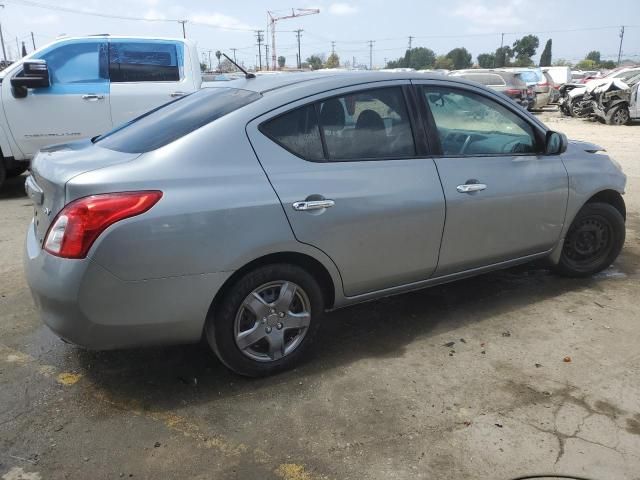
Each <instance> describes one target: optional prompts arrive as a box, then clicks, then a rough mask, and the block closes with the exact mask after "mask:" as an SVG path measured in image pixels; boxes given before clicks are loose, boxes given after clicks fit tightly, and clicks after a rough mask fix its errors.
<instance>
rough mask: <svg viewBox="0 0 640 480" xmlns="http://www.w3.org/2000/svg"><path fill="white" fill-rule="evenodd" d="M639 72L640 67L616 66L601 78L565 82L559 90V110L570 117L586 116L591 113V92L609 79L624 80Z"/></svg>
mask: <svg viewBox="0 0 640 480" xmlns="http://www.w3.org/2000/svg"><path fill="white" fill-rule="evenodd" d="M638 74H640V67H631V68H618V69H615V70H612V71H611V72H609V73H608V74H607V75H605V76H604V77H602V78H599V79H595V80H590V81H589V82H587V83H586V84H584V85H583V84H567V85H565V86H564V88H563V90H561V94H560V111H561V112H562V113H564V114H565V115H570V116H572V117H578V118H581V117H588V116H589V115H591V114H592V113H593V97H592V95H591V93H592V92H593V90H595V89H596V88H597V87H599V86H600V85H604V84H606V83H607V82H608V81H609V80H613V79H617V80H622V81H626V80H628V79H630V78H633V77H635V76H636V75H638Z"/></svg>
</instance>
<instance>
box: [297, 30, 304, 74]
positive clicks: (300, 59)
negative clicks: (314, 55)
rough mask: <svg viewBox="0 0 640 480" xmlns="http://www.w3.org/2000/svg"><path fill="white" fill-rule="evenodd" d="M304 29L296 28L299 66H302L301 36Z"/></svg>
mask: <svg viewBox="0 0 640 480" xmlns="http://www.w3.org/2000/svg"><path fill="white" fill-rule="evenodd" d="M303 31H304V30H302V29H301V28H299V29H298V30H296V38H297V39H298V68H302V56H301V55H300V37H301V36H302V32H303Z"/></svg>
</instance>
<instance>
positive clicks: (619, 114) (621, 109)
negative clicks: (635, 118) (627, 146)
mask: <svg viewBox="0 0 640 480" xmlns="http://www.w3.org/2000/svg"><path fill="white" fill-rule="evenodd" d="M630 118H631V116H630V115H629V107H627V106H626V105H618V106H616V107H613V108H612V109H611V110H610V111H609V112H608V113H607V115H606V117H605V121H606V122H607V125H626V124H627V123H629V120H630Z"/></svg>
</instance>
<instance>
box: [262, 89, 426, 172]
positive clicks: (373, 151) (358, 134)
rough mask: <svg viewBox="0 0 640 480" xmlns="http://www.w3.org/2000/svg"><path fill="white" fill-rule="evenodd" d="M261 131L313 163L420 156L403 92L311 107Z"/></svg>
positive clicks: (353, 96)
mask: <svg viewBox="0 0 640 480" xmlns="http://www.w3.org/2000/svg"><path fill="white" fill-rule="evenodd" d="M260 131H261V132H262V133H264V134H265V135H267V136H268V137H269V138H271V139H272V140H274V141H275V142H276V143H278V144H279V145H280V146H282V147H284V148H285V149H287V150H289V151H290V152H292V153H294V154H296V155H298V156H299V157H302V158H304V159H306V160H311V161H321V160H324V159H326V160H328V161H351V160H365V159H378V158H379V159H391V158H405V157H410V156H414V155H415V153H416V148H415V144H414V140H413V132H412V130H411V122H410V120H409V114H408V113H407V107H406V104H405V99H404V94H403V93H402V89H401V88H399V87H390V88H379V89H372V90H363V91H360V92H353V93H349V94H347V95H342V96H338V97H332V98H328V99H325V100H322V101H320V102H316V103H314V104H309V105H305V106H304V107H300V108H297V109H295V110H292V111H290V112H288V113H285V114H284V115H280V116H279V117H276V118H274V119H272V120H269V121H267V122H265V123H263V124H262V125H261V126H260ZM323 142H324V145H323ZM323 147H324V148H323Z"/></svg>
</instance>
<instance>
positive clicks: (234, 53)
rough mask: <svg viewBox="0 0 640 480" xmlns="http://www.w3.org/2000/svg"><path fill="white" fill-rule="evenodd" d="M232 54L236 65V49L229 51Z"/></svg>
mask: <svg viewBox="0 0 640 480" xmlns="http://www.w3.org/2000/svg"><path fill="white" fill-rule="evenodd" d="M230 50H231V51H232V52H233V61H234V62H236V63H238V61H237V60H236V50H238V49H237V48H232V49H230Z"/></svg>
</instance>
